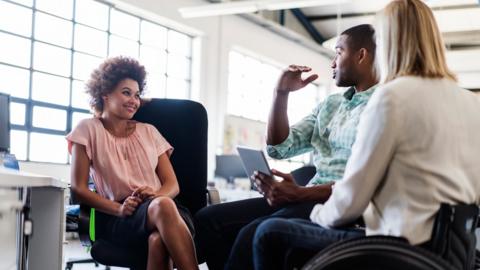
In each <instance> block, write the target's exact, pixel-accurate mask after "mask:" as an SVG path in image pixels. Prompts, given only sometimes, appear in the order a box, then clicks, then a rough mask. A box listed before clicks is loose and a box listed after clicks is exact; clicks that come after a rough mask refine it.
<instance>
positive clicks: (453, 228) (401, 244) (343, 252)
mask: <svg viewBox="0 0 480 270" xmlns="http://www.w3.org/2000/svg"><path fill="white" fill-rule="evenodd" d="M478 227H479V208H478V206H477V205H448V204H442V205H441V207H440V210H439V211H438V213H437V216H436V220H435V223H434V228H433V231H432V239H431V241H430V244H429V245H428V246H427V247H418V246H412V245H410V244H409V243H408V242H407V241H406V240H404V239H401V238H396V237H388V236H368V237H360V238H356V239H349V240H345V241H342V242H339V243H336V244H334V245H331V246H329V247H327V248H326V249H324V250H322V251H321V252H319V253H318V254H317V255H316V256H315V257H314V258H312V259H311V260H310V261H309V262H308V263H307V264H306V265H305V266H304V268H303V269H305V270H333V269H335V270H346V269H352V267H353V266H354V267H355V269H360V270H363V269H369V270H380V269H392V270H397V269H398V270H403V269H409V270H453V269H455V270H474V269H479V268H480V265H479V258H478V251H477V250H476V247H475V246H476V235H475V230H476V229H477V228H478Z"/></svg>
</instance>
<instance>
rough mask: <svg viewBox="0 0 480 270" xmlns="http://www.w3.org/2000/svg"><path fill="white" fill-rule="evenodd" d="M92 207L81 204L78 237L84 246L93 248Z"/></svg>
mask: <svg viewBox="0 0 480 270" xmlns="http://www.w3.org/2000/svg"><path fill="white" fill-rule="evenodd" d="M91 209H92V208H91V207H90V206H88V205H86V204H80V214H79V216H78V236H79V238H80V242H81V243H82V245H83V246H86V247H91V246H92V241H91V240H90V212H91Z"/></svg>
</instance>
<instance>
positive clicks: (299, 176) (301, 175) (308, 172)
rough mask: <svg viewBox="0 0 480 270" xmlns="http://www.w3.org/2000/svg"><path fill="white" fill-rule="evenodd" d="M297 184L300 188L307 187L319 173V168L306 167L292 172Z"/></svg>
mask: <svg viewBox="0 0 480 270" xmlns="http://www.w3.org/2000/svg"><path fill="white" fill-rule="evenodd" d="M290 173H291V174H292V176H293V179H294V180H295V182H296V183H297V184H298V185H300V186H305V185H306V184H308V182H309V181H310V180H311V179H312V178H313V177H314V176H315V174H316V173H317V168H315V166H313V165H306V166H303V167H300V168H298V169H295V170H293V171H291V172H290Z"/></svg>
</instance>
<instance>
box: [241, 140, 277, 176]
mask: <svg viewBox="0 0 480 270" xmlns="http://www.w3.org/2000/svg"><path fill="white" fill-rule="evenodd" d="M237 151H238V154H239V155H240V159H241V160H242V163H243V168H244V169H245V172H246V173H247V175H248V177H250V176H252V175H253V172H254V171H259V172H262V173H264V174H266V175H269V176H272V172H271V171H270V167H269V166H268V162H267V159H266V158H265V155H264V154H263V151H262V150H257V149H252V148H248V147H244V146H237Z"/></svg>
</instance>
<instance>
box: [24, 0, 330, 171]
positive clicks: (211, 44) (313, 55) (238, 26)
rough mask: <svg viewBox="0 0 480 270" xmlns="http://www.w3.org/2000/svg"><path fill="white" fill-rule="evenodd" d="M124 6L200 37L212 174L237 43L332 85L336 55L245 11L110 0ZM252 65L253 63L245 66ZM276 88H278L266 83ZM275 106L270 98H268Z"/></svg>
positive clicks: (199, 79)
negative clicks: (204, 12) (200, 11)
mask: <svg viewBox="0 0 480 270" xmlns="http://www.w3.org/2000/svg"><path fill="white" fill-rule="evenodd" d="M110 2H112V3H113V4H115V5H116V6H117V7H118V8H120V9H125V10H128V11H130V12H132V13H134V14H138V15H140V16H144V17H146V18H148V19H150V20H154V21H157V22H159V23H160V24H163V25H166V26H169V27H172V28H174V29H177V30H180V31H183V32H186V33H188V34H191V35H193V36H197V37H198V39H197V40H196V41H195V43H198V44H200V46H199V50H198V51H197V52H194V56H193V57H194V61H195V64H194V65H195V66H197V71H196V72H197V73H195V71H194V74H193V75H194V77H193V78H192V80H193V82H192V85H193V87H195V89H193V92H194V93H198V95H195V96H198V101H199V102H201V103H202V104H203V105H204V106H205V107H206V109H207V111H208V118H209V147H208V156H209V161H208V164H209V178H211V177H213V169H214V162H215V152H216V150H217V148H218V147H219V146H221V142H222V136H223V119H224V114H225V112H226V101H227V96H226V93H227V67H228V52H229V51H230V49H232V48H233V47H238V48H241V49H243V50H245V51H248V52H252V53H254V54H256V55H258V56H261V57H262V58H265V59H271V60H272V61H275V62H277V63H281V64H284V65H288V64H291V63H297V64H302V65H308V66H311V67H312V68H313V69H314V71H315V72H317V73H318V74H319V75H320V77H321V78H320V79H319V81H318V82H319V83H322V84H326V85H327V86H330V83H331V79H330V78H331V71H330V59H327V58H326V57H324V56H322V55H320V54H319V53H317V52H314V51H312V50H310V49H307V48H306V47H304V46H302V45H299V44H297V43H295V42H292V41H290V40H287V39H285V38H282V37H280V36H278V35H276V34H274V33H272V32H270V31H269V30H267V29H265V28H263V27H261V26H259V25H257V24H255V23H252V22H250V21H248V20H247V19H244V18H241V17H239V16H223V17H208V18H195V19H183V18H181V16H180V14H179V13H178V8H179V7H185V6H196V5H201V4H205V1H200V0H175V1H171V0H170V1H167V0H160V1H158V0H123V1H122V2H121V1H117V0H110ZM245 68H248V67H245ZM265 91H272V89H265ZM265 106H270V104H265ZM22 169H25V170H28V171H34V172H37V173H38V172H44V173H45V174H51V175H56V174H58V175H61V176H62V178H65V179H69V174H68V173H66V171H68V166H53V165H51V164H38V163H32V164H22Z"/></svg>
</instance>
